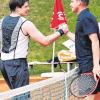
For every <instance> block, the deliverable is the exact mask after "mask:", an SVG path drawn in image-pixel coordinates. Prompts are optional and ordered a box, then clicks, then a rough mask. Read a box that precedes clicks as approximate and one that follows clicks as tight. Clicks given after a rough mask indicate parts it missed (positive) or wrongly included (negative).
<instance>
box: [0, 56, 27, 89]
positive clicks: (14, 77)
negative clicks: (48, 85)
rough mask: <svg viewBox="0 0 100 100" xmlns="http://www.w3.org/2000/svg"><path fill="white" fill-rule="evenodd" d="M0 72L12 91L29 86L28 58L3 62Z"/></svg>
mask: <svg viewBox="0 0 100 100" xmlns="http://www.w3.org/2000/svg"><path fill="white" fill-rule="evenodd" d="M0 70H1V72H2V75H3V77H4V79H5V81H6V82H7V84H8V86H9V88H10V89H15V88H18V87H22V86H25V85H28V84H29V72H28V64H27V60H26V58H19V59H13V60H6V61H2V60H1V66H0Z"/></svg>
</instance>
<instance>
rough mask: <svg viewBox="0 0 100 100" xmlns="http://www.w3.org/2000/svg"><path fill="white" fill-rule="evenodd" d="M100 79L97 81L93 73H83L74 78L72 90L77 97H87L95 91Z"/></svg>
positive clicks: (71, 85)
mask: <svg viewBox="0 0 100 100" xmlns="http://www.w3.org/2000/svg"><path fill="white" fill-rule="evenodd" d="M98 81H99V79H98V80H97V81H95V79H94V76H93V73H83V74H81V75H79V76H77V77H76V78H74V79H73V80H72V82H71V84H70V92H71V93H72V95H74V96H76V97H85V96H87V95H89V94H92V93H93V92H94V91H95V89H96V87H97V85H98Z"/></svg>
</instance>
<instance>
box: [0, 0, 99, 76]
mask: <svg viewBox="0 0 100 100" xmlns="http://www.w3.org/2000/svg"><path fill="white" fill-rule="evenodd" d="M8 1H9V0H0V18H2V17H3V16H4V15H7V14H9V9H8ZM62 1H63V5H64V10H65V14H66V17H67V20H68V25H69V29H70V30H71V31H72V32H74V31H75V23H76V18H77V16H76V15H75V14H73V13H72V12H71V9H70V6H69V4H70V0H62ZM53 6H54V0H38V2H37V0H30V12H29V16H28V17H27V18H28V19H29V20H31V21H32V22H33V23H34V24H35V25H36V27H37V28H38V29H39V30H40V31H41V32H42V33H43V34H44V35H49V34H51V33H52V32H53V31H52V30H51V29H50V27H49V26H50V21H51V16H52V13H53ZM89 8H90V11H91V12H92V13H93V14H94V15H95V16H96V17H97V20H98V21H100V11H99V9H100V0H90V6H89ZM66 39H67V37H65V36H63V37H60V38H59V39H58V40H57V41H56V48H55V55H57V52H58V51H60V50H62V49H66V48H65V47H64V46H63V45H62V42H64V41H66ZM50 58H52V45H50V46H48V47H42V46H41V45H40V44H38V43H36V42H34V41H32V40H30V44H29V54H28V61H47V60H48V59H50ZM57 70H59V69H57ZM47 71H50V67H48V66H46V67H44V66H38V65H37V66H36V67H35V69H34V71H31V72H30V73H31V74H32V73H34V74H39V73H42V72H47Z"/></svg>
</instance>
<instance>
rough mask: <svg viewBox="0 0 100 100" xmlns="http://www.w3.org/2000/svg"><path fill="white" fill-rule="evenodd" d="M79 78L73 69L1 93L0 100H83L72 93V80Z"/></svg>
mask: <svg viewBox="0 0 100 100" xmlns="http://www.w3.org/2000/svg"><path fill="white" fill-rule="evenodd" d="M76 76H77V69H73V70H71V71H69V72H67V73H63V74H62V75H60V76H56V77H53V78H49V79H46V80H43V81H40V82H37V83H33V84H30V85H27V86H24V87H20V88H17V89H13V90H10V91H7V92H3V93H0V100H81V99H79V98H76V97H73V96H72V95H71V93H70V89H69V87H70V83H71V80H72V79H73V78H74V77H76Z"/></svg>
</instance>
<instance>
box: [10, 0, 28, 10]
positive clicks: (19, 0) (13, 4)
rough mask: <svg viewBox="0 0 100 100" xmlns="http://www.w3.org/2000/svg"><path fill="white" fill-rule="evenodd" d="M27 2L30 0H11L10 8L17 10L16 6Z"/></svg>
mask: <svg viewBox="0 0 100 100" xmlns="http://www.w3.org/2000/svg"><path fill="white" fill-rule="evenodd" d="M25 2H29V0H10V1H9V8H10V10H11V11H15V9H16V7H20V8H21V7H22V6H23V5H24V3H25Z"/></svg>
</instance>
